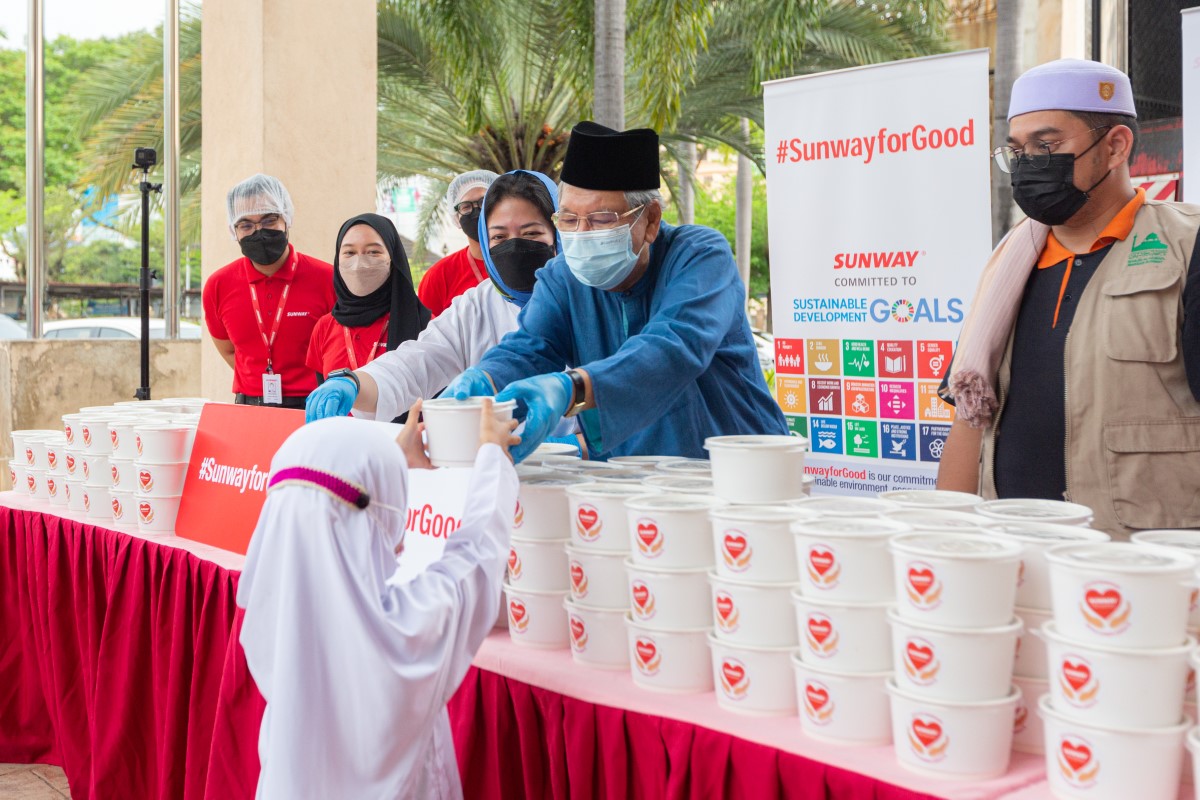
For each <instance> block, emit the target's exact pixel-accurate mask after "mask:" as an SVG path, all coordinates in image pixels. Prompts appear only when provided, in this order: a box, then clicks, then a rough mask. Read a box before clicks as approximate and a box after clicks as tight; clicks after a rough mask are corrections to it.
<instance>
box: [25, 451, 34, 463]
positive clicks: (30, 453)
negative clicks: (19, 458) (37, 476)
mask: <svg viewBox="0 0 1200 800" xmlns="http://www.w3.org/2000/svg"><path fill="white" fill-rule="evenodd" d="M25 463H26V464H28V465H29V466H31V467H32V466H33V448H32V447H26V448H25Z"/></svg>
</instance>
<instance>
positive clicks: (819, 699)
mask: <svg viewBox="0 0 1200 800" xmlns="http://www.w3.org/2000/svg"><path fill="white" fill-rule="evenodd" d="M801 699H802V701H803V702H802V703H801V705H802V706H803V708H804V716H806V717H808V719H809V720H810V721H812V722H814V723H816V724H817V725H826V724H828V723H829V721H830V720H831V719H833V699H832V698H831V697H830V696H829V689H828V688H826V687H825V685H824V684H822V683H819V682H817V681H814V680H807V681H805V682H804V696H803V697H802V698H801Z"/></svg>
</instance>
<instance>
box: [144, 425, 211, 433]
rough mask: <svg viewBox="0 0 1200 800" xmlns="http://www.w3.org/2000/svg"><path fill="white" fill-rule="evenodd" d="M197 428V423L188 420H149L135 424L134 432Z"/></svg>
mask: <svg viewBox="0 0 1200 800" xmlns="http://www.w3.org/2000/svg"><path fill="white" fill-rule="evenodd" d="M195 429H196V426H195V424H190V423H187V422H148V423H144V424H142V425H134V426H133V431H134V433H141V432H142V431H192V430H195Z"/></svg>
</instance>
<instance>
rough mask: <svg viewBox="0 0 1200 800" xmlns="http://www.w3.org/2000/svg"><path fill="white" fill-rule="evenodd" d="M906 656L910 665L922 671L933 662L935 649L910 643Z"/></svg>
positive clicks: (905, 650) (907, 646) (906, 649)
mask: <svg viewBox="0 0 1200 800" xmlns="http://www.w3.org/2000/svg"><path fill="white" fill-rule="evenodd" d="M904 655H905V657H906V658H908V662H909V663H910V664H912V665H913V666H914V667H916V668H917V669H918V670H921V669H924V668H925V667H926V666H928V665H929V663H930V662H932V661H933V648H932V647H929V646H928V645H922V644H917V643H916V642H912V641H910V642H909V643H908V644H907V645H906V646H905V649H904Z"/></svg>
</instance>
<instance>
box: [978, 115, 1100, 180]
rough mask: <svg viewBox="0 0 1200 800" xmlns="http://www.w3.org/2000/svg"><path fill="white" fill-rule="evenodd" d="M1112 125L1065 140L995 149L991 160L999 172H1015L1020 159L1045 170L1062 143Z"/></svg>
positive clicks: (1035, 167)
mask: <svg viewBox="0 0 1200 800" xmlns="http://www.w3.org/2000/svg"><path fill="white" fill-rule="evenodd" d="M1112 127H1113V126H1112V125H1100V126H1098V127H1095V128H1091V129H1089V130H1086V131H1084V132H1083V133H1078V134H1075V135H1074V136H1068V137H1067V138H1065V139H1059V140H1058V141H1055V142H1027V143H1026V144H1025V146H1024V147H1021V148H1019V149H1018V148H1016V147H1007V146H1005V147H997V148H996V149H995V150H993V151H992V158H994V159H995V160H996V166H998V167H1000V171H1001V172H1005V173H1008V174H1010V175H1011V174H1012V173H1014V172H1016V171H1017V165H1018V164H1019V163H1020V162H1021V159H1025V161H1026V162H1027V163H1028V164H1029V166H1031V167H1033V168H1034V169H1045V168H1046V167H1048V166H1050V156H1052V155H1053V154H1054V151H1055V149H1057V148H1058V147H1059V145H1061V144H1062V143H1063V142H1069V141H1071V140H1072V139H1078V138H1079V137H1080V136H1086V135H1087V134H1089V133H1094V132H1096V131H1105V132H1107V131H1109V130H1111V129H1112Z"/></svg>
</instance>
